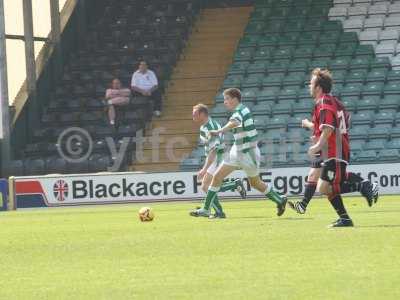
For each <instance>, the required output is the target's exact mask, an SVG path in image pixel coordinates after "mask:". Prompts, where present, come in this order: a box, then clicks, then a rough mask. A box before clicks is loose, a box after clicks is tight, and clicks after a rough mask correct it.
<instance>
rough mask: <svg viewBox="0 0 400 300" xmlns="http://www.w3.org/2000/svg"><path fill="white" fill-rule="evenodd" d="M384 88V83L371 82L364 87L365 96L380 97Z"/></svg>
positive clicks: (363, 93)
mask: <svg viewBox="0 0 400 300" xmlns="http://www.w3.org/2000/svg"><path fill="white" fill-rule="evenodd" d="M383 87H384V83H383V82H370V83H368V84H366V85H364V86H363V87H362V92H361V93H362V95H363V96H368V97H369V96H374V95H375V96H380V95H381V94H382V90H383Z"/></svg>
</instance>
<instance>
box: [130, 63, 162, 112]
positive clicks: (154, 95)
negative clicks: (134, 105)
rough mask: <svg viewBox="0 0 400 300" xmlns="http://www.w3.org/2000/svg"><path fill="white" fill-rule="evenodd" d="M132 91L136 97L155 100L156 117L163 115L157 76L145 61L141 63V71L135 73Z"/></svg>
mask: <svg viewBox="0 0 400 300" xmlns="http://www.w3.org/2000/svg"><path fill="white" fill-rule="evenodd" d="M131 89H132V92H133V93H134V94H135V95H138V96H144V97H146V98H150V99H153V101H154V108H153V109H154V115H155V116H157V117H159V116H160V115H161V93H160V90H159V88H158V80H157V76H156V74H154V72H153V71H151V70H149V69H148V67H147V63H146V62H145V61H141V62H140V63H139V69H138V70H137V71H136V72H135V73H133V75H132V81H131Z"/></svg>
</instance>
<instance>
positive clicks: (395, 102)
mask: <svg viewBox="0 0 400 300" xmlns="http://www.w3.org/2000/svg"><path fill="white" fill-rule="evenodd" d="M399 107H400V98H399V96H398V95H386V96H385V97H384V98H383V99H382V100H381V101H380V102H379V109H380V110H381V109H395V110H398V109H399Z"/></svg>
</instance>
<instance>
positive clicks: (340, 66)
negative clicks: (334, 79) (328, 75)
mask: <svg viewBox="0 0 400 300" xmlns="http://www.w3.org/2000/svg"><path fill="white" fill-rule="evenodd" d="M350 61H351V58H350V57H339V58H336V59H334V60H332V61H331V62H330V64H329V70H331V71H333V72H335V71H338V70H340V71H347V69H348V67H349V64H350Z"/></svg>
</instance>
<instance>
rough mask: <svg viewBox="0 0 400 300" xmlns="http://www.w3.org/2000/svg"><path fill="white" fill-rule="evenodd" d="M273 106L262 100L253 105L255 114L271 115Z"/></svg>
mask: <svg viewBox="0 0 400 300" xmlns="http://www.w3.org/2000/svg"><path fill="white" fill-rule="evenodd" d="M271 111H272V110H271V106H270V104H269V103H268V102H260V103H258V104H256V105H255V106H254V107H253V114H254V115H255V116H257V115H264V116H269V115H270V114H271Z"/></svg>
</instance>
